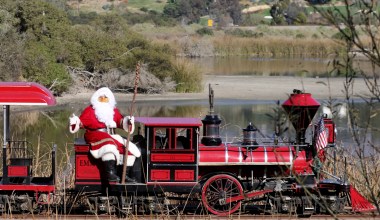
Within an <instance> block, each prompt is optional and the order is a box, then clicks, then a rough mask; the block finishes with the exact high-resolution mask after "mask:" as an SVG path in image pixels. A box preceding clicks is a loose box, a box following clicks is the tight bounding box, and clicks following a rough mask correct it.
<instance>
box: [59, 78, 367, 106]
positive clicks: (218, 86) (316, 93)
mask: <svg viewBox="0 0 380 220" xmlns="http://www.w3.org/2000/svg"><path fill="white" fill-rule="evenodd" d="M344 80H345V79H344V78H331V79H327V78H301V77H289V76H283V77H265V76H213V75H206V76H205V77H204V80H203V82H204V89H203V92H200V93H165V94H137V95H136V100H139V101H150V100H184V99H189V100H207V99H208V92H209V85H211V87H212V89H213V90H214V98H215V99H239V100H286V99H287V97H288V96H289V94H291V93H292V92H293V89H299V90H302V91H304V92H307V93H311V94H312V95H313V97H314V98H316V99H329V97H331V98H332V99H343V98H344V97H345V95H344ZM366 94H368V90H367V88H366V85H365V82H364V81H363V80H362V79H356V80H355V84H354V90H353V95H355V96H356V97H359V95H360V96H363V95H366ZM91 95H92V93H78V94H75V95H73V94H70V95H63V96H62V97H58V98H57V104H58V105H59V104H66V103H69V102H70V103H75V102H77V103H78V102H80V103H89V100H90V97H91ZM115 97H116V101H118V100H124V101H129V100H132V97H133V94H120V93H115Z"/></svg>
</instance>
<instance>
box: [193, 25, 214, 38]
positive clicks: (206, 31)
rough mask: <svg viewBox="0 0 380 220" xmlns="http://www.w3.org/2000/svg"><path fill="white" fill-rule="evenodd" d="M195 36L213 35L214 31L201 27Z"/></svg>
mask: <svg viewBox="0 0 380 220" xmlns="http://www.w3.org/2000/svg"><path fill="white" fill-rule="evenodd" d="M196 32H197V34H199V35H201V36H204V35H214V31H213V30H212V29H211V28H207V27H203V28H201V29H198V30H197V31H196Z"/></svg>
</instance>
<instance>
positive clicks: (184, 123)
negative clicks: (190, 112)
mask: <svg viewBox="0 0 380 220" xmlns="http://www.w3.org/2000/svg"><path fill="white" fill-rule="evenodd" d="M135 121H136V122H140V123H143V124H145V125H146V126H157V127H167V126H173V127H199V126H201V125H202V122H201V120H200V119H199V118H177V117H136V118H135Z"/></svg>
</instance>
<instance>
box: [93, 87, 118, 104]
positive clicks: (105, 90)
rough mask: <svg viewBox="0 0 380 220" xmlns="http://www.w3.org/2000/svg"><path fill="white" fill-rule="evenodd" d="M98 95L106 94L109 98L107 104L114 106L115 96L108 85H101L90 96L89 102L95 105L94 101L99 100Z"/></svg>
mask: <svg viewBox="0 0 380 220" xmlns="http://www.w3.org/2000/svg"><path fill="white" fill-rule="evenodd" d="M100 96H106V97H107V98H108V100H109V104H110V105H111V106H116V100H115V96H114V95H113V93H112V91H111V90H110V89H109V88H108V87H102V88H100V89H98V90H96V92H95V93H94V94H93V95H92V97H91V104H92V105H96V103H98V102H99V101H98V98H99V97H100Z"/></svg>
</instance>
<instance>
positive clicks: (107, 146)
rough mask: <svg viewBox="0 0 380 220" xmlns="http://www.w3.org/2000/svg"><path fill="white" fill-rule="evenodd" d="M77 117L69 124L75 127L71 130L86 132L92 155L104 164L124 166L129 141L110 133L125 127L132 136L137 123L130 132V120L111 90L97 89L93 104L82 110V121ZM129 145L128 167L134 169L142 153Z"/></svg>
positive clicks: (71, 119)
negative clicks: (105, 100)
mask: <svg viewBox="0 0 380 220" xmlns="http://www.w3.org/2000/svg"><path fill="white" fill-rule="evenodd" d="M100 96H104V97H106V98H107V99H108V102H107V103H101V102H99V100H98V99H99V97H100ZM74 116H75V115H74ZM74 116H73V117H71V118H70V124H71V126H73V124H74V127H75V128H74V129H73V127H70V131H71V132H72V133H75V132H76V131H77V130H79V128H78V127H81V128H84V129H85V130H86V132H85V134H84V138H85V140H86V142H87V143H89V144H90V153H91V155H92V156H93V157H94V158H96V159H99V158H101V159H102V161H109V160H116V161H117V164H119V165H120V164H122V163H123V155H124V153H125V150H124V147H125V145H126V141H127V140H126V139H124V138H122V137H121V136H120V135H118V134H112V132H109V131H111V130H113V129H115V128H123V129H125V130H127V131H130V132H131V133H132V132H133V129H134V124H133V122H132V128H131V129H130V125H129V124H128V120H130V119H131V117H123V115H122V114H121V113H120V111H119V110H118V109H117V108H116V101H115V97H114V95H113V94H112V92H111V90H109V89H108V88H106V87H104V88H101V89H99V90H97V91H96V92H95V93H94V94H93V95H92V97H91V105H90V106H88V107H86V108H85V109H84V110H83V112H82V113H81V115H80V117H79V119H78V117H77V116H75V117H76V118H75V117H74ZM73 118H75V119H73ZM78 125H79V126H78ZM128 144H129V147H128V150H129V152H128V154H129V155H130V156H128V160H127V165H128V166H132V165H133V163H134V161H135V159H136V157H140V156H141V152H140V150H139V149H138V148H137V146H136V145H135V144H133V143H132V142H129V143H128Z"/></svg>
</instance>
